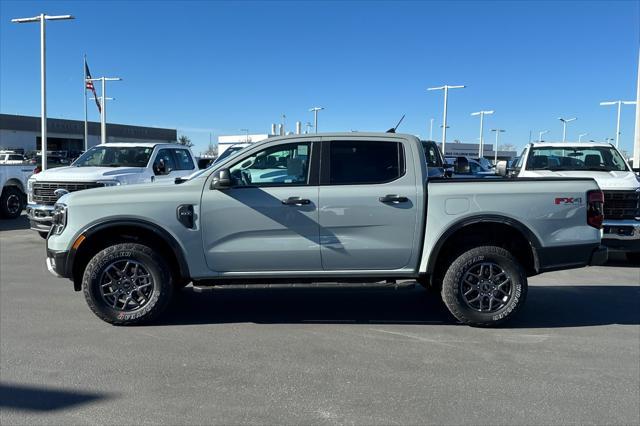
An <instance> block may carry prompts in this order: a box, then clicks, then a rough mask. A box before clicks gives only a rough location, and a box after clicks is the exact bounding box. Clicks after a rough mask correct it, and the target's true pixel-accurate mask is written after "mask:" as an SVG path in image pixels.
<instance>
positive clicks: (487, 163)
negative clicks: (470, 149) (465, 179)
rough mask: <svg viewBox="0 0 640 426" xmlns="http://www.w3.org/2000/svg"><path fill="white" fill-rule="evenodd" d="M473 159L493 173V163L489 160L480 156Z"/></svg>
mask: <svg viewBox="0 0 640 426" xmlns="http://www.w3.org/2000/svg"><path fill="white" fill-rule="evenodd" d="M473 161H475V162H476V163H478V164H480V166H482V168H483V169H485V170H488V171H491V172H492V173H493V170H491V169H493V168H494V165H493V164H491V161H489V160H487V159H486V158H484V157H481V158H473Z"/></svg>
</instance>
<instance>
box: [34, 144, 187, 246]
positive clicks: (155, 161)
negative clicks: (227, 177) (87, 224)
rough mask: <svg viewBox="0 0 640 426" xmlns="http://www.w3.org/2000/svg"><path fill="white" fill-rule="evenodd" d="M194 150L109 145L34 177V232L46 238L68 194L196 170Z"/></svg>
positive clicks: (176, 146) (169, 178) (178, 146)
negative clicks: (59, 202) (58, 202)
mask: <svg viewBox="0 0 640 426" xmlns="http://www.w3.org/2000/svg"><path fill="white" fill-rule="evenodd" d="M196 164H197V162H196V161H195V159H194V157H193V154H192V153H191V150H190V149H189V148H187V147H185V146H184V145H179V144H169V143H133V142H110V143H108V144H101V145H96V146H94V147H93V148H90V149H88V150H87V151H86V152H85V153H84V154H82V155H81V156H80V157H79V158H78V159H77V160H76V161H74V162H73V164H71V165H70V166H68V167H57V168H55V169H53V168H52V169H48V170H46V171H44V172H41V173H37V174H34V175H33V176H32V178H31V179H29V183H28V204H27V215H28V216H29V220H30V222H31V229H33V230H34V231H38V232H39V233H40V235H41V236H42V237H43V238H46V236H47V233H48V232H49V228H50V227H51V212H52V211H53V205H54V204H55V202H56V200H57V199H58V198H60V196H62V195H63V194H65V193H68V192H74V191H79V190H83V189H89V188H97V187H103V186H119V185H130V184H135V183H144V182H162V181H165V180H167V181H171V182H173V180H174V179H175V178H177V177H183V176H187V175H190V174H192V173H193V172H195V171H196V170H197V168H196Z"/></svg>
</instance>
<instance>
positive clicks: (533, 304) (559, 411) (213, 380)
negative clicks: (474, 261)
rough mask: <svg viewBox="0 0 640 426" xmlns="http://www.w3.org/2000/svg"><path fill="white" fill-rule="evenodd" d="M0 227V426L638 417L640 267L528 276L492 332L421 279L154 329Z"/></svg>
mask: <svg viewBox="0 0 640 426" xmlns="http://www.w3.org/2000/svg"><path fill="white" fill-rule="evenodd" d="M26 226H27V225H26V220H25V218H24V216H23V217H22V218H20V219H18V220H14V221H2V222H0V424H3V425H9V424H246V423H252V424H425V423H426V424H558V423H563V424H566V423H572V424H639V423H640V268H639V267H637V266H636V267H632V266H630V265H626V264H625V263H624V262H621V261H617V262H615V261H614V262H612V263H611V265H608V266H604V267H592V268H585V269H580V270H569V271H562V272H557V273H549V274H545V275H541V276H538V277H534V278H532V279H531V280H530V284H531V287H530V292H529V298H528V301H527V304H526V306H525V309H524V310H523V312H521V314H520V316H519V317H518V318H517V319H516V321H514V322H512V323H510V324H508V326H507V327H505V328H501V329H476V328H469V327H466V326H462V325H458V324H455V323H454V322H453V320H452V318H451V317H450V316H449V314H448V313H447V312H446V310H445V309H444V308H443V307H442V306H441V305H440V304H439V303H438V301H437V300H436V299H434V298H433V297H430V296H429V295H428V294H427V293H426V292H425V291H423V290H422V289H421V288H419V287H418V286H413V285H411V284H405V285H402V286H399V287H398V288H394V287H388V288H364V287H362V288H359V287H354V288H349V289H337V288H333V289H317V288H311V289H309V288H285V289H281V288H280V289H276V288H272V289H268V288H267V289H260V290H251V291H249V290H242V289H234V290H216V291H213V292H207V293H203V294H199V293H196V292H195V291H193V289H191V288H187V289H185V291H184V292H182V293H181V294H180V297H179V299H178V300H177V301H176V302H175V303H174V304H173V306H172V307H171V309H170V312H169V313H168V314H167V315H165V316H164V317H163V318H162V320H161V322H159V323H157V324H154V325H150V326H143V327H134V328H118V327H113V326H110V325H108V324H106V323H104V322H102V321H100V320H98V319H97V318H96V317H95V316H94V315H93V314H92V313H91V311H90V310H89V308H88V307H87V306H86V304H85V301H84V298H83V296H82V294H81V293H75V292H74V291H73V288H72V287H71V283H70V282H68V281H66V280H62V279H57V278H54V277H53V276H51V275H50V274H49V273H48V272H47V270H46V267H45V264H44V242H43V240H42V239H41V238H40V237H39V236H38V235H37V234H35V233H33V232H31V231H29V230H28V229H26Z"/></svg>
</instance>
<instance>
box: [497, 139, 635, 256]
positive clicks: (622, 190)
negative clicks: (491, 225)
mask: <svg viewBox="0 0 640 426" xmlns="http://www.w3.org/2000/svg"><path fill="white" fill-rule="evenodd" d="M500 169H501V170H502V173H501V174H511V175H512V176H515V177H518V178H537V177H554V178H577V177H581V178H593V179H595V181H596V182H597V183H598V186H600V189H602V191H603V192H604V224H603V229H604V231H603V232H604V234H603V237H602V243H603V244H604V245H605V246H607V247H608V248H609V250H611V251H623V252H625V253H626V256H627V258H628V259H629V261H631V262H634V263H635V262H640V182H639V181H638V179H637V177H636V175H635V173H634V172H633V170H632V169H631V167H630V166H629V164H628V163H627V162H626V161H625V160H624V158H623V157H622V155H620V153H619V152H618V150H617V149H616V148H615V147H614V146H613V145H611V144H605V143H566V142H564V143H563V142H560V143H533V144H529V145H527V146H526V147H525V149H524V151H523V152H522V155H521V156H520V159H519V160H518V162H517V163H516V164H515V166H514V168H513V169H512V170H506V168H505V165H504V164H502V166H501V167H499V171H500Z"/></svg>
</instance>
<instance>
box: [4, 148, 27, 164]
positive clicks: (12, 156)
mask: <svg viewBox="0 0 640 426" xmlns="http://www.w3.org/2000/svg"><path fill="white" fill-rule="evenodd" d="M22 163H24V156H23V155H22V154H17V153H15V152H12V151H5V152H0V164H22Z"/></svg>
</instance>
